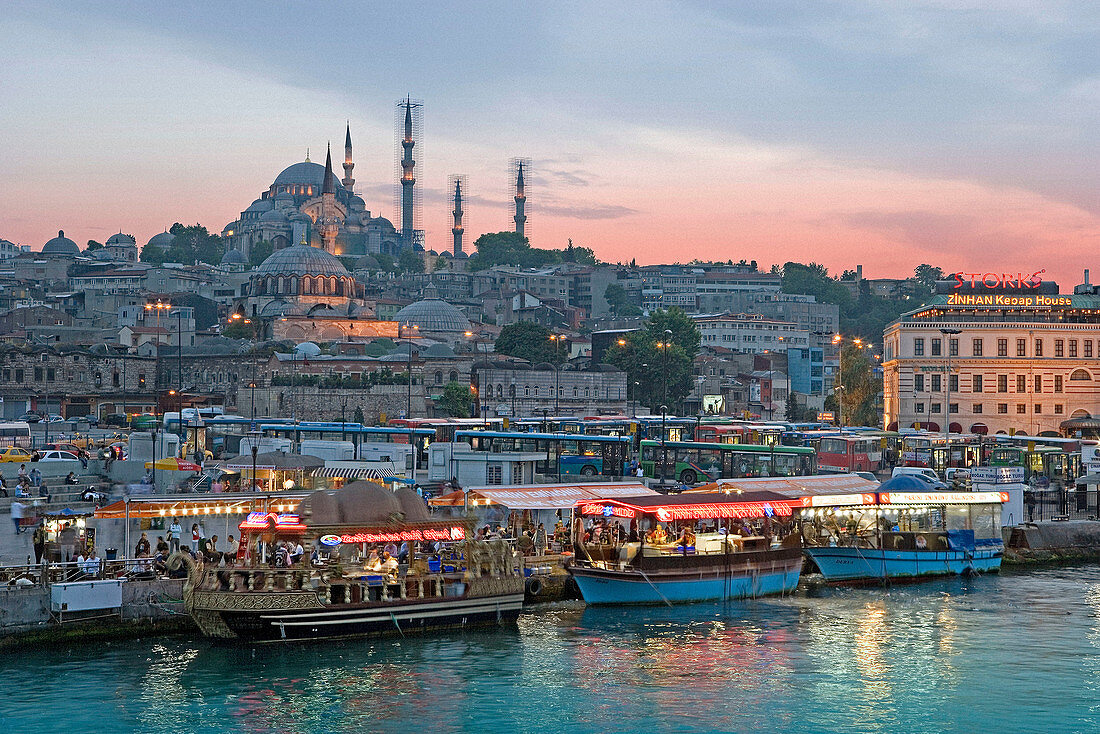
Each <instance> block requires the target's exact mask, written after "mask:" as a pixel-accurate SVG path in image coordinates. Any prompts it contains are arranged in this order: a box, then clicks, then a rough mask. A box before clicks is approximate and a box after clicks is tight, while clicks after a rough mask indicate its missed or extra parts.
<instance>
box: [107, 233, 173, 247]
mask: <svg viewBox="0 0 1100 734" xmlns="http://www.w3.org/2000/svg"><path fill="white" fill-rule="evenodd" d="M158 236H159V235H158ZM169 236H171V237H172V239H175V235H169ZM106 244H107V246H108V247H110V246H111V245H123V246H129V245H136V244H137V242H135V241H134V238H133V237H131V236H130V235H128V234H122V232H119V233H118V234H113V235H111V236H110V237H108V238H107V242H106Z"/></svg>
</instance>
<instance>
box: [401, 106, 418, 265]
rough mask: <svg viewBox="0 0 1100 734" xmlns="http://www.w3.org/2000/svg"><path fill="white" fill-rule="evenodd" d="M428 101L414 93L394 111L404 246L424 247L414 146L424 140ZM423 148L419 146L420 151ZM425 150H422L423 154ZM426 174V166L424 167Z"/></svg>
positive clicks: (402, 242) (402, 240)
mask: <svg viewBox="0 0 1100 734" xmlns="http://www.w3.org/2000/svg"><path fill="white" fill-rule="evenodd" d="M423 107H424V103H423V102H421V101H419V100H415V99H413V98H412V97H406V98H405V99H401V100H398V101H397V106H396V107H395V110H396V114H395V115H394V137H395V139H396V145H395V147H394V153H395V166H394V172H395V174H396V175H397V186H396V188H395V191H394V198H395V200H396V205H397V209H398V212H399V218H398V219H399V221H400V222H401V246H402V248H405V247H417V248H419V249H423V248H424V231H423V230H422V229H420V190H419V189H418V188H417V187H416V164H417V160H416V158H415V157H414V156H413V149H414V148H417V146H418V145H419V144H420V143H421V142H422V139H423V124H424V116H423V114H422V110H423ZM420 150H421V149H420V148H418V151H420ZM420 155H422V153H418V156H417V157H419V156H420ZM421 175H423V168H421Z"/></svg>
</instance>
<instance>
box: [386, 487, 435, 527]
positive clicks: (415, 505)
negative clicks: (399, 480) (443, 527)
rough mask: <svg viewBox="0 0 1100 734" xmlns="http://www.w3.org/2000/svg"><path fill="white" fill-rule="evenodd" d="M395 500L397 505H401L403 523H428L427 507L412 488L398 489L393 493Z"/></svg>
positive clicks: (429, 518)
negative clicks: (403, 517) (403, 516)
mask: <svg viewBox="0 0 1100 734" xmlns="http://www.w3.org/2000/svg"><path fill="white" fill-rule="evenodd" d="M393 494H394V496H395V497H396V498H397V504H399V505H401V512H403V513H404V514H405V522H430V521H431V519H432V518H431V515H429V514H428V506H427V505H425V504H424V500H423V499H422V498H421V497H420V495H418V494H417V493H416V490H414V489H413V488H412V487H398V488H397V491H396V492H394V493H393Z"/></svg>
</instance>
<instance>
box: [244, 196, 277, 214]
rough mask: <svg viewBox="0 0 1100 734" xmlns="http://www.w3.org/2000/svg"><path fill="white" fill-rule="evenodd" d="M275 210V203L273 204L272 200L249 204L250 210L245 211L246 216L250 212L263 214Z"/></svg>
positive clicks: (258, 200)
mask: <svg viewBox="0 0 1100 734" xmlns="http://www.w3.org/2000/svg"><path fill="white" fill-rule="evenodd" d="M274 208H275V202H273V201H272V200H271V199H256V201H254V202H252V203H251V204H249V205H248V208H247V209H245V210H244V211H245V213H246V214H248V213H249V212H255V213H262V212H268V211H271V210H272V209H274Z"/></svg>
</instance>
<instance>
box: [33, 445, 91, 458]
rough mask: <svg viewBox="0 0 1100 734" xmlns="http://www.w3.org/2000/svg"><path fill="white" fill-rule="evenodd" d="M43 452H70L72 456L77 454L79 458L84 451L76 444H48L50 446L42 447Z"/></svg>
mask: <svg viewBox="0 0 1100 734" xmlns="http://www.w3.org/2000/svg"><path fill="white" fill-rule="evenodd" d="M42 450H43V451H68V452H69V453H71V454H76V455H77V456H78V457H79V456H80V453H81V451H83V449H81V448H80V447H79V446H77V445H76V444H75V443H48V444H46V445H45V446H43V447H42Z"/></svg>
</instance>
